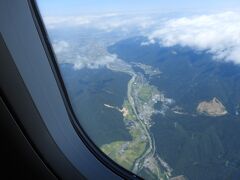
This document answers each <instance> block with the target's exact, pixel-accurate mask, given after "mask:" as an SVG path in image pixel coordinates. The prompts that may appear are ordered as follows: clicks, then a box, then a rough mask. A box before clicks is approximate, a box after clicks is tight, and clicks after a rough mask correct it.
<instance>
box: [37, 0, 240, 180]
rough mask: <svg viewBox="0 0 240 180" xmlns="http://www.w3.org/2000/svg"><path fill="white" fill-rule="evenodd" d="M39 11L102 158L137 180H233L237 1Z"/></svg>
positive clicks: (119, 1)
mask: <svg viewBox="0 0 240 180" xmlns="http://www.w3.org/2000/svg"><path fill="white" fill-rule="evenodd" d="M37 3H38V6H39V9H40V12H41V14H42V18H43V21H44V24H45V26H46V29H47V32H48V35H49V37H50V41H51V44H52V47H53V50H54V52H55V55H56V57H57V63H58V65H59V68H60V71H61V75H62V78H63V80H64V83H65V86H66V89H67V91H68V95H69V97H70V100H71V105H72V108H73V109H74V112H75V115H76V117H77V119H78V121H79V123H80V125H81V126H82V127H83V129H84V130H85V132H86V133H87V134H88V136H89V137H90V138H91V140H92V141H93V142H94V143H95V144H96V145H97V146H98V147H99V149H100V150H101V151H102V152H103V153H105V154H106V155H107V156H108V157H110V158H111V159H112V160H114V161H115V162H116V163H117V164H119V165H120V166H122V167H124V168H125V169H127V170H129V171H131V172H133V173H135V174H137V175H139V176H140V177H143V178H145V179H171V180H185V179H199V180H202V179H205V180H208V179H209V180H213V179H240V141H239V138H240V1H237V0H228V1H224V0H202V1H198V2H196V1H190V0H183V1H181V3H180V2H179V1H178V0H169V1H156V0H148V1H137V0H131V1H127V0H115V1H110V0H102V1H97V0H90V1H82V0H79V1H77V0H66V1H64V0H61V1H57V0H52V1H48V0H38V1H37Z"/></svg>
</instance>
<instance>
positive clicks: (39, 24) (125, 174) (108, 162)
mask: <svg viewBox="0 0 240 180" xmlns="http://www.w3.org/2000/svg"><path fill="white" fill-rule="evenodd" d="M28 4H29V8H30V11H31V13H32V17H33V20H34V23H35V26H36V29H37V31H38V34H39V37H40V39H41V42H42V45H43V47H44V50H45V52H46V55H47V57H48V61H49V64H50V66H51V69H52V72H53V74H54V77H55V80H56V82H57V85H58V88H59V90H60V93H61V96H62V99H63V101H64V105H65V107H66V110H67V113H68V116H69V119H70V122H71V124H72V126H73V127H74V129H75V131H76V133H77V134H78V136H79V138H80V139H81V141H82V142H83V143H84V144H85V146H86V147H87V148H88V149H89V150H90V152H91V153H92V154H93V155H94V156H95V157H96V159H97V160H98V161H100V162H101V163H102V164H103V165H104V166H105V167H106V168H108V169H110V170H111V171H112V172H114V173H116V174H117V175H118V176H120V177H122V178H124V179H134V180H135V179H142V178H141V177H139V176H137V175H136V174H134V173H132V172H130V171H128V170H126V169H125V168H123V167H121V166H120V165H119V164H117V163H116V162H115V161H113V160H112V159H111V158H110V157H108V156H107V155H105V154H104V153H103V152H102V151H101V150H100V149H99V147H97V145H95V143H94V142H93V141H92V140H91V138H90V137H89V136H88V134H87V132H85V130H84V128H83V127H82V126H81V124H80V122H79V121H78V118H77V116H76V115H75V112H74V110H73V108H72V104H71V100H70V98H69V95H68V92H67V89H66V87H65V83H64V80H63V78H62V74H61V71H60V68H59V64H58V63H57V60H56V55H55V53H54V51H53V47H52V44H51V42H50V38H49V36H48V32H47V28H46V27H45V24H44V22H43V18H42V16H41V12H40V10H39V8H38V5H37V1H36V0H28ZM103 173H104V172H103Z"/></svg>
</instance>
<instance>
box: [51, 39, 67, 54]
mask: <svg viewBox="0 0 240 180" xmlns="http://www.w3.org/2000/svg"><path fill="white" fill-rule="evenodd" d="M53 48H54V51H55V53H64V52H67V51H68V49H69V48H70V45H69V43H68V42H66V41H57V42H54V43H53Z"/></svg>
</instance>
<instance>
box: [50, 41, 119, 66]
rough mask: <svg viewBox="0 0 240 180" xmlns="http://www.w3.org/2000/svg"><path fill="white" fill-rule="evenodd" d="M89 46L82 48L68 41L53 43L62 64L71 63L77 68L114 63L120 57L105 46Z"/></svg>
mask: <svg viewBox="0 0 240 180" xmlns="http://www.w3.org/2000/svg"><path fill="white" fill-rule="evenodd" d="M97 47H98V48H87V49H88V50H89V49H91V50H90V51H89V52H87V49H86V50H85V49H84V50H80V49H76V47H74V45H71V43H69V42H67V41H63V40H61V41H55V42H54V43H53V49H54V52H55V53H56V55H57V60H58V62H59V63H60V64H64V63H69V64H72V65H73V68H74V69H75V70H78V69H82V68H89V69H97V68H100V67H105V66H108V65H109V64H111V63H114V62H115V61H116V60H117V59H118V58H117V55H115V54H109V53H107V52H106V51H105V49H104V48H103V47H99V46H97Z"/></svg>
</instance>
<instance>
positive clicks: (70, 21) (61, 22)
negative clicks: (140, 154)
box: [43, 13, 156, 32]
mask: <svg viewBox="0 0 240 180" xmlns="http://www.w3.org/2000/svg"><path fill="white" fill-rule="evenodd" d="M43 20H44V22H45V24H46V27H47V28H48V29H58V28H73V27H76V28H78V27H90V28H95V29H98V30H104V31H107V32H111V31H113V30H122V31H129V30H130V29H131V28H135V30H136V28H138V29H147V28H149V27H150V26H152V25H154V24H155V23H156V22H155V21H154V20H153V18H152V17H151V16H150V15H146V14H145V15H142V14H141V15H138V14H136V15H132V14H116V13H108V14H99V15H91V16H90V15H88V16H87V15H82V16H63V17H61V16H57V17H55V16H46V17H44V18H43Z"/></svg>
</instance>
